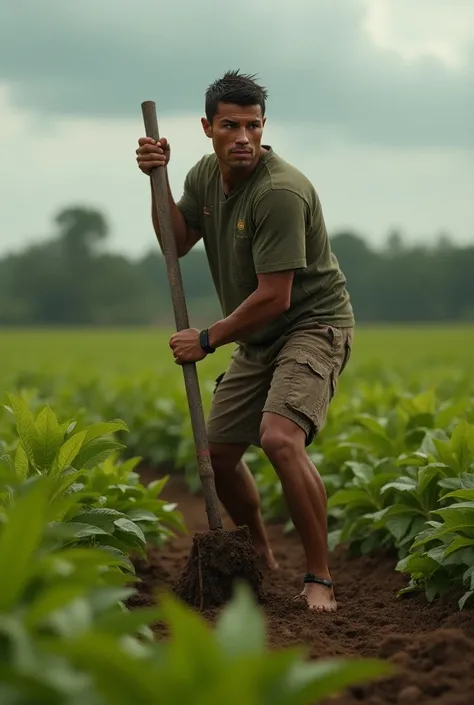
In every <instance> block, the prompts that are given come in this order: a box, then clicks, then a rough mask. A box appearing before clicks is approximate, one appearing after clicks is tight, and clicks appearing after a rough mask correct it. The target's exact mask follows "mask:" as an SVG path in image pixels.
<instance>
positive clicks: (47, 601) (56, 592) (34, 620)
mask: <svg viewBox="0 0 474 705" xmlns="http://www.w3.org/2000/svg"><path fill="white" fill-rule="evenodd" d="M87 589H88V588H87V586H84V585H82V584H81V583H65V584H58V585H53V586H51V587H49V588H48V589H46V590H44V591H43V592H40V594H39V596H38V597H37V598H36V599H35V600H34V601H33V602H32V603H31V605H30V606H29V607H28V609H27V611H26V612H25V616H24V622H25V625H26V626H27V627H28V629H37V628H38V626H39V625H40V624H41V622H43V621H44V620H46V619H47V618H49V617H50V616H51V614H52V613H53V612H55V611H56V610H59V609H61V608H62V607H64V606H65V605H67V604H69V603H70V602H72V601H73V600H75V599H76V598H77V597H82V596H83V595H84V594H86V592H87Z"/></svg>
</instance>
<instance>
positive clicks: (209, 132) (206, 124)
mask: <svg viewBox="0 0 474 705" xmlns="http://www.w3.org/2000/svg"><path fill="white" fill-rule="evenodd" d="M201 125H202V129H203V130H204V134H205V135H206V137H212V125H211V123H210V122H209V120H208V119H207V118H201Z"/></svg>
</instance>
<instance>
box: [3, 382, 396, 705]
mask: <svg viewBox="0 0 474 705" xmlns="http://www.w3.org/2000/svg"><path fill="white" fill-rule="evenodd" d="M33 406H35V405H29V404H28V403H27V402H26V400H25V399H24V398H22V397H21V396H19V397H18V396H15V395H9V396H8V399H7V404H6V408H5V409H4V414H3V415H2V434H1V436H2V451H1V456H0V575H1V576H2V580H1V583H0V656H1V659H0V702H1V703H2V705H32V704H35V705H36V704H38V705H40V704H41V705H79V704H81V705H82V704H83V703H87V704H88V705H108V704H110V705H112V704H113V705H121V704H123V705H129V703H131V702H133V700H134V699H136V700H137V701H138V702H140V704H141V705H147V703H150V704H151V703H153V704H155V703H158V702H166V703H167V704H168V705H173V703H176V704H178V703H179V702H185V701H188V702H193V703H202V704H203V705H204V703H206V704H210V705H213V704H215V705H217V703H222V702H223V701H224V700H225V701H226V702H235V703H241V702H243V701H245V702H252V703H255V704H256V705H260V704H264V703H265V704H266V703H268V704H270V702H271V703H278V704H279V705H287V704H288V705H289V704H290V703H291V704H294V703H301V704H302V705H304V704H305V703H308V704H309V703H314V702H317V701H319V700H321V699H322V698H324V697H325V696H327V695H330V694H331V693H333V692H334V691H336V690H340V689H341V688H344V686H346V685H350V684H352V683H358V682H361V681H362V682H363V681H365V680H366V679H370V678H371V677H373V676H375V675H377V674H383V673H386V672H387V671H388V668H387V666H384V665H382V664H380V663H378V662H376V661H369V660H365V661H361V662H354V661H352V662H345V661H331V662H326V663H325V662H318V663H316V664H315V663H308V662H306V661H305V660H304V658H303V655H302V654H301V653H300V652H299V651H298V650H296V651H288V652H286V651H285V652H274V651H272V652H270V651H268V650H267V648H266V643H265V636H266V634H265V623H264V620H263V615H262V614H261V613H260V612H259V609H258V608H257V606H256V605H255V604H254V603H253V599H252V597H251V596H250V594H249V593H248V592H247V591H246V589H245V588H244V587H243V586H241V588H240V589H239V590H238V591H237V592H236V594H235V598H234V600H233V602H232V603H230V604H229V605H228V607H227V608H226V609H225V610H224V611H223V612H222V614H221V616H220V618H219V621H218V623H217V625H216V628H215V629H213V630H211V629H210V627H209V626H208V625H207V623H205V622H204V620H203V619H202V618H201V617H200V615H198V614H196V613H195V612H194V611H192V610H191V609H190V608H188V607H186V606H185V605H183V604H181V603H179V602H178V601H177V600H176V599H174V598H173V597H172V595H163V596H162V597H161V599H159V601H158V604H157V607H153V608H134V609H130V608H129V607H128V605H127V600H128V599H129V598H130V597H131V596H132V595H133V594H135V591H136V590H135V582H136V580H137V578H136V575H135V571H134V563H133V561H134V559H135V558H139V557H143V556H144V555H145V547H146V544H147V543H148V544H154V545H157V546H160V545H163V543H164V542H165V541H167V540H169V538H170V536H172V535H173V533H174V532H175V531H181V530H183V529H184V527H183V521H182V517H181V515H180V513H179V510H178V508H177V507H175V506H173V505H170V504H167V503H166V502H165V501H164V500H162V499H160V494H161V492H162V489H163V486H164V484H165V481H166V480H160V481H156V482H152V483H150V485H149V486H148V487H144V486H143V485H141V484H140V482H139V481H138V475H137V473H136V464H137V462H138V459H137V458H133V457H132V458H129V459H125V458H123V457H121V456H120V451H121V450H122V449H123V447H122V444H120V443H118V441H117V440H116V439H115V438H114V436H115V435H116V434H119V433H120V434H123V433H125V432H126V431H127V428H126V425H125V423H124V422H123V421H122V420H114V421H112V422H107V421H97V422H93V423H89V424H86V423H84V419H82V423H78V422H77V420H76V419H74V418H73V417H70V416H68V415H66V416H65V415H64V414H63V413H61V414H59V412H58V416H57V415H56V413H55V412H54V411H53V409H52V408H51V407H50V406H48V405H46V406H41V407H40V408H38V407H37V408H35V409H33ZM5 414H9V416H10V419H9V423H6V422H5ZM157 623H164V624H165V625H166V626H167V627H168V629H169V633H170V638H169V639H167V640H166V641H165V642H163V641H162V640H156V639H155V638H154V633H153V631H152V626H153V625H155V624H157ZM244 625H245V626H244Z"/></svg>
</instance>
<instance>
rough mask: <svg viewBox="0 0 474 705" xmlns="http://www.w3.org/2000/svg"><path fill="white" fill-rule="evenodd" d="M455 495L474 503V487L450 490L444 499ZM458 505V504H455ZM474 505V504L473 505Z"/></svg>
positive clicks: (456, 497)
mask: <svg viewBox="0 0 474 705" xmlns="http://www.w3.org/2000/svg"><path fill="white" fill-rule="evenodd" d="M450 497H454V498H455V499H467V500H470V501H471V502H473V503H474V488H473V489H469V490H464V489H463V490H454V492H448V494H445V495H444V497H443V499H448V498H450ZM454 506H456V505H454ZM473 506H474V505H473Z"/></svg>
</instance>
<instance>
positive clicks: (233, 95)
mask: <svg viewBox="0 0 474 705" xmlns="http://www.w3.org/2000/svg"><path fill="white" fill-rule="evenodd" d="M267 97H268V92H267V89H266V88H264V87H263V86H260V85H258V83H256V81H255V75H254V74H252V75H250V74H245V73H240V71H239V70H238V69H237V70H236V71H226V73H225V74H224V75H223V76H222V78H218V79H217V80H216V81H214V83H211V85H210V86H209V88H208V89H207V91H206V102H205V110H206V118H207V119H208V120H209V122H211V123H212V121H213V120H214V117H215V116H216V114H217V111H218V104H219V103H234V104H235V105H242V106H244V105H245V106H246V105H260V107H261V109H262V115H265V101H266V99H267Z"/></svg>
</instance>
